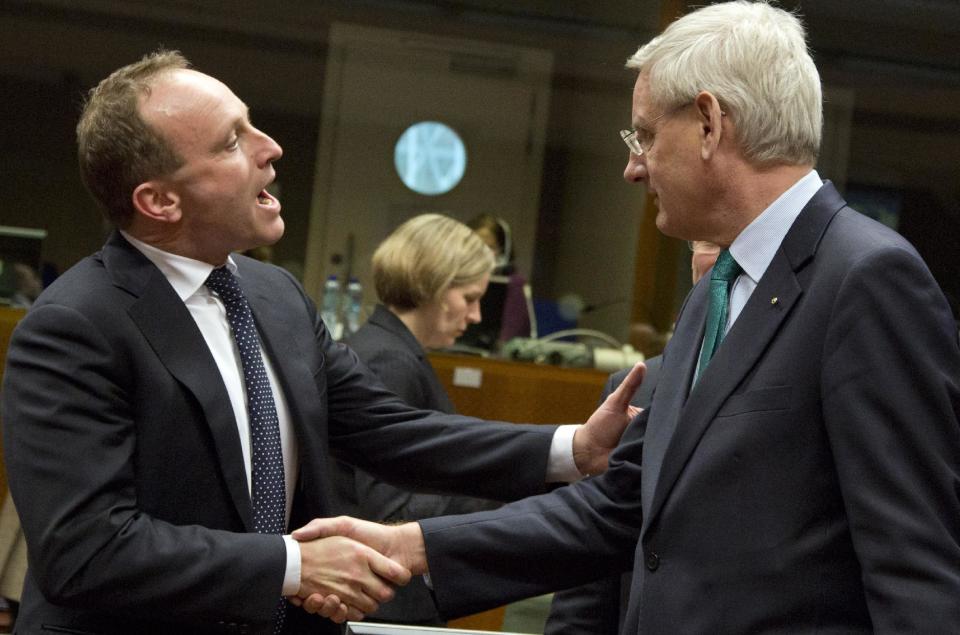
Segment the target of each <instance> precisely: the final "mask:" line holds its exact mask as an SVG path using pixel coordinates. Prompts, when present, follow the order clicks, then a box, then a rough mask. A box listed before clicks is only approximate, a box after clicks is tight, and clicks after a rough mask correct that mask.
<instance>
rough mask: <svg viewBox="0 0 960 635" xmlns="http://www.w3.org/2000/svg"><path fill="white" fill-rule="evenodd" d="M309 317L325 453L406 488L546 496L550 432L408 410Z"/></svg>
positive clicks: (498, 495)
mask: <svg viewBox="0 0 960 635" xmlns="http://www.w3.org/2000/svg"><path fill="white" fill-rule="evenodd" d="M311 311H313V309H312V308H311ZM313 314H314V320H315V333H316V336H317V338H318V345H319V347H320V350H322V351H323V355H324V358H325V361H324V363H325V369H324V372H323V373H321V374H318V375H317V376H316V380H317V381H318V390H320V391H321V392H324V393H326V399H327V410H328V413H329V438H330V447H331V449H332V450H333V451H334V452H335V454H336V455H337V458H339V459H340V460H343V461H346V462H347V463H350V464H352V465H355V466H357V467H360V468H362V469H365V470H367V471H368V472H371V473H372V474H374V475H375V476H377V477H379V478H382V479H383V480H385V481H387V482H390V483H393V484H396V485H399V486H402V487H405V488H407V489H417V490H421V491H430V492H437V493H447V494H463V495H468V496H476V497H479V498H487V499H492V500H499V501H509V500H516V499H518V498H523V497H524V496H530V495H533V494H537V493H541V492H544V491H546V488H547V484H546V482H545V481H546V472H547V459H548V456H549V450H550V443H551V441H552V439H553V434H554V432H555V431H556V426H544V425H532V424H512V423H493V422H487V421H482V420H480V419H474V418H471V417H463V416H459V415H449V414H444V413H440V412H435V411H431V410H419V409H415V408H411V407H410V406H408V405H406V404H405V403H403V401H401V400H400V399H398V398H397V396H396V395H394V394H393V393H392V392H390V391H389V390H387V389H386V388H385V387H384V386H383V385H382V383H381V382H380V381H379V380H378V379H377V378H376V376H375V375H374V374H373V373H372V372H371V371H370V370H369V369H367V368H366V367H365V366H364V365H363V364H361V363H360V361H359V360H358V359H357V357H356V354H355V353H353V351H351V350H350V349H349V348H347V347H346V346H343V345H342V344H338V343H336V342H333V341H332V340H331V339H330V337H329V335H328V334H327V332H326V330H325V329H324V328H323V325H322V323H321V322H320V321H319V318H318V317H316V314H315V311H313Z"/></svg>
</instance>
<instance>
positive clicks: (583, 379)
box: [430, 353, 608, 423]
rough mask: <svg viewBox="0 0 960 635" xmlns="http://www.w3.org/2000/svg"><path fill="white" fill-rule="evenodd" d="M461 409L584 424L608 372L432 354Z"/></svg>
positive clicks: (521, 419) (517, 419)
mask: <svg viewBox="0 0 960 635" xmlns="http://www.w3.org/2000/svg"><path fill="white" fill-rule="evenodd" d="M430 363H431V364H432V365H433V368H434V370H436V372H437V375H438V376H439V377H440V381H441V382H443V386H444V388H446V389H447V393H448V394H449V395H450V399H451V400H452V401H453V404H454V405H455V406H456V408H457V412H459V413H460V414H465V415H469V416H472V417H480V418H481V419H493V420H496V421H512V422H515V423H583V422H584V421H586V420H587V417H589V416H590V415H591V414H592V413H593V411H594V410H596V408H597V401H598V399H599V398H600V393H601V392H602V391H603V386H604V384H605V383H606V381H607V375H608V373H606V372H603V371H599V370H594V369H591V368H561V367H558V366H550V365H545V364H532V363H528V362H515V361H508V360H502V359H492V358H488V357H475V356H471V355H455V354H446V353H431V354H430Z"/></svg>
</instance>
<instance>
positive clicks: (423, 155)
mask: <svg viewBox="0 0 960 635" xmlns="http://www.w3.org/2000/svg"><path fill="white" fill-rule="evenodd" d="M393 163H394V165H395V166H396V168H397V174H398V175H399V176H400V179H401V180H402V181H403V183H404V185H406V186H407V187H409V188H410V189H411V190H413V191H414V192H419V193H420V194H426V195H428V196H436V195H438V194H444V193H446V192H449V191H450V190H452V189H453V188H454V187H456V186H457V183H459V182H460V179H462V178H463V173H464V171H465V170H466V169H467V150H466V148H465V147H464V145H463V141H462V140H461V139H460V135H458V134H457V133H456V132H455V131H454V130H453V128H451V127H450V126H447V125H445V124H442V123H440V122H438V121H421V122H420V123H415V124H413V125H412V126H410V127H409V128H407V129H406V130H405V131H404V133H403V134H402V135H400V139H398V140H397V145H396V148H395V149H394V152H393Z"/></svg>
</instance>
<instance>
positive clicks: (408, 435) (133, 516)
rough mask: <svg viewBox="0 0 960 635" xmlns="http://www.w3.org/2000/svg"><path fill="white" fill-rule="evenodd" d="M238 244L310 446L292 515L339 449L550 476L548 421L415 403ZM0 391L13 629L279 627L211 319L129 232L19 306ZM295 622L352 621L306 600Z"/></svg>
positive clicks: (500, 477)
mask: <svg viewBox="0 0 960 635" xmlns="http://www.w3.org/2000/svg"><path fill="white" fill-rule="evenodd" d="M234 258H235V260H236V262H237V266H238V269H239V270H238V277H239V280H240V285H241V287H242V288H243V291H244V293H245V295H246V296H247V299H248V300H249V302H250V305H251V309H252V311H253V315H254V319H255V321H256V324H257V329H258V331H259V333H260V336H261V340H262V342H263V346H264V349H265V351H266V353H267V355H269V357H270V360H271V361H272V363H273V365H274V368H275V369H276V371H277V376H278V380H279V382H280V384H281V386H282V389H283V393H284V395H285V397H286V399H287V402H288V405H289V408H290V413H291V415H292V419H293V427H294V431H295V434H296V436H297V441H298V445H299V459H300V470H299V473H298V474H297V482H296V491H295V492H294V502H293V510H292V514H291V520H290V526H291V527H298V526H301V525H302V524H304V523H305V522H306V521H308V520H310V519H312V518H315V517H322V516H329V515H331V514H332V513H333V512H335V511H336V507H335V505H334V504H333V503H332V488H331V475H330V463H331V459H330V454H331V451H332V452H333V453H335V454H336V456H337V457H338V458H342V459H344V460H347V461H350V462H353V463H355V464H356V465H358V466H361V467H363V468H364V469H367V470H370V471H371V472H374V473H376V474H378V475H379V476H380V477H382V478H385V479H388V480H391V481H394V482H397V483H400V484H404V485H407V486H416V485H418V484H419V485H422V486H425V487H430V488H433V489H436V490H439V491H463V492H464V493H469V494H474V495H478V496H487V497H491V498H501V497H502V499H505V500H509V499H511V498H518V497H520V496H523V495H526V494H528V493H531V492H533V491H545V489H546V486H545V485H544V484H543V483H542V481H543V480H544V479H543V475H544V474H545V472H546V461H547V455H548V449H549V447H550V442H551V439H552V433H553V428H552V427H550V426H536V425H530V426H517V425H512V424H503V425H499V426H496V425H490V424H485V425H464V423H465V422H467V423H478V422H477V421H476V420H470V419H466V418H464V417H457V416H455V415H445V414H441V413H434V412H429V411H424V410H415V409H412V408H410V407H409V406H407V405H405V404H404V403H403V402H402V401H400V400H399V399H398V398H397V397H396V396H395V395H394V394H393V393H391V392H390V391H388V390H387V389H386V388H385V387H383V385H382V384H381V383H380V382H379V380H378V379H377V378H376V376H374V375H373V374H372V373H371V372H370V371H369V370H367V369H366V368H365V367H364V366H363V365H362V364H361V363H360V362H359V361H358V360H357V357H356V355H354V354H353V352H352V351H350V349H348V348H347V347H345V346H343V345H340V344H337V343H335V342H334V341H333V340H332V339H331V338H330V336H329V334H328V332H327V330H326V328H325V327H324V325H323V323H322V321H321V320H320V318H319V317H318V314H317V311H316V309H315V307H314V305H313V303H312V302H311V301H310V299H309V298H308V297H307V296H306V295H305V294H304V292H303V290H302V289H301V287H300V285H299V284H298V283H297V282H296V280H295V279H294V278H293V277H292V276H291V275H290V274H289V273H287V272H286V271H284V270H282V269H280V268H278V267H274V266H272V265H267V264H263V263H259V262H257V261H255V260H252V259H249V258H245V257H242V256H234ZM2 408H3V412H2V419H3V425H4V435H3V438H4V446H5V447H4V449H5V456H6V467H7V471H8V476H9V482H10V489H11V491H12V493H13V497H14V500H15V501H16V505H17V510H18V511H19V512H20V516H21V520H22V523H23V530H24V534H25V536H26V540H27V547H28V552H29V568H28V572H27V578H26V584H25V589H24V592H23V598H22V604H21V609H20V614H19V617H18V621H17V628H18V630H21V631H22V632H25V633H39V632H44V629H47V628H49V629H53V630H54V632H69V633H111V634H117V635H121V634H122V635H129V634H131V633H138V634H152V633H158V634H159V633H180V634H186V633H217V632H248V633H259V632H269V631H270V622H271V619H272V616H273V614H274V609H275V607H276V604H277V600H278V596H279V594H280V589H281V586H282V580H283V576H284V569H285V562H286V555H285V548H284V544H283V540H282V539H281V538H280V537H279V536H269V535H258V534H255V533H252V532H253V520H252V518H253V509H252V504H251V502H250V496H249V494H248V490H247V477H246V474H245V470H244V463H243V458H242V454H241V449H240V441H239V438H238V435H237V426H236V422H235V421H234V417H233V411H232V409H231V406H230V401H229V398H228V396H227V391H226V388H225V387H224V384H223V381H222V379H221V376H220V373H219V371H218V369H217V366H216V363H215V361H214V359H213V357H212V356H211V354H210V352H209V349H208V347H207V345H206V342H205V341H204V339H203V336H202V335H201V333H200V330H199V329H198V328H197V326H196V323H195V322H194V320H193V318H192V317H191V316H190V313H189V311H188V310H187V308H186V306H185V305H184V303H183V302H182V301H181V300H180V298H179V296H177V294H176V293H175V291H174V290H173V288H172V287H171V286H170V284H169V282H168V281H167V279H166V278H165V277H164V276H163V274H162V273H161V272H160V270H159V269H157V268H156V267H155V266H154V265H153V264H152V263H151V262H150V261H149V260H147V259H146V258H145V257H144V256H143V255H142V254H141V253H140V252H139V251H137V250H136V249H135V248H134V247H132V246H131V245H130V244H129V243H128V242H127V241H126V240H124V239H123V237H122V236H120V235H119V234H114V235H113V236H112V237H111V238H110V240H109V242H108V243H107V244H106V245H105V246H104V248H103V250H102V251H100V252H98V253H97V254H95V255H93V256H91V257H89V258H86V259H84V260H83V261H81V262H80V263H79V264H77V265H76V266H75V267H73V268H72V269H70V270H69V271H68V272H67V273H65V274H64V275H62V276H61V277H60V278H59V279H58V280H57V281H56V282H55V283H54V284H53V285H52V286H51V287H50V288H49V289H48V290H46V291H45V292H44V293H43V295H42V296H41V297H40V298H39V299H38V300H37V302H36V303H35V304H34V306H33V308H32V309H31V311H30V312H29V313H28V314H27V316H26V317H25V318H24V319H23V320H22V321H21V323H20V324H19V326H18V327H17V329H16V331H15V332H14V334H13V337H12V340H11V343H10V348H9V353H8V358H7V370H6V373H5V375H4V386H3V403H2ZM465 454H466V455H469V456H470V457H471V460H470V461H464V460H463V456H464V455H465ZM518 467H519V468H521V469H520V470H519V471H518ZM538 471H539V474H537V472H538ZM285 624H286V632H287V633H323V632H331V633H332V632H338V631H339V628H338V627H336V626H335V625H333V624H332V623H331V622H329V621H326V620H322V619H318V618H312V617H311V616H307V614H306V613H305V612H303V611H301V610H300V609H295V608H291V609H290V610H289V611H288V614H287V620H286V622H285ZM56 629H59V630H56Z"/></svg>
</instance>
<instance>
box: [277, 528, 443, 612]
mask: <svg viewBox="0 0 960 635" xmlns="http://www.w3.org/2000/svg"><path fill="white" fill-rule="evenodd" d="M292 535H293V538H294V539H296V540H298V541H301V548H302V546H303V545H304V544H311V543H309V542H303V541H313V542H322V541H325V540H331V539H332V538H333V537H337V536H349V538H342V539H343V540H348V542H353V541H359V542H362V543H364V544H365V545H368V546H369V547H370V548H372V549H375V550H376V551H375V552H374V553H377V555H379V556H380V557H381V558H383V559H384V560H385V561H386V562H387V563H390V564H393V565H396V566H398V567H400V568H401V569H403V571H404V572H406V576H407V577H406V580H404V581H403V582H402V584H406V582H407V581H409V578H410V572H413V573H426V571H427V560H426V549H425V547H424V543H423V533H422V532H421V531H420V525H418V524H417V523H404V524H402V525H393V526H389V525H381V524H378V523H372V522H368V521H365V520H357V519H355V518H350V517H348V516H340V517H337V518H317V519H315V520H312V521H310V523H308V524H307V525H305V526H303V527H301V528H300V529H297V530H296V531H294V532H293V534H292ZM354 544H357V543H354ZM361 546H362V545H361ZM381 554H383V555H381ZM397 563H399V564H397ZM374 572H375V573H377V575H379V576H381V577H385V578H386V576H385V575H384V574H382V573H380V572H378V571H376V570H374ZM387 579H389V580H393V578H387ZM369 590H370V589H369V588H365V589H364V591H365V592H364V593H363V594H360V595H359V597H360V599H361V601H363V600H364V599H365V598H364V597H363V596H367V597H368V598H369V597H370V596H371V595H372V594H371V593H369ZM388 590H390V592H391V595H390V597H392V589H389V588H388ZM298 596H299V598H298V599H299V601H295V603H296V604H299V605H301V606H303V608H304V609H305V610H307V611H308V612H311V613H318V614H320V615H322V616H324V617H328V618H330V619H332V620H333V621H335V622H342V621H344V620H345V619H351V620H356V619H361V618H362V616H363V614H367V613H370V612H371V611H369V610H366V609H365V608H364V607H369V606H370V604H369V603H365V604H362V605H361V604H357V603H356V602H355V601H353V600H352V599H351V598H348V597H345V596H342V595H339V594H338V593H336V592H330V591H326V592H324V591H322V590H321V591H317V592H313V593H310V592H308V590H307V589H305V588H304V587H303V585H302V584H301V588H300V593H299V594H298ZM371 599H372V598H371ZM387 599H389V598H387ZM380 601H381V602H383V601H386V600H380ZM373 610H376V607H374V609H373ZM358 615H359V617H358Z"/></svg>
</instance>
